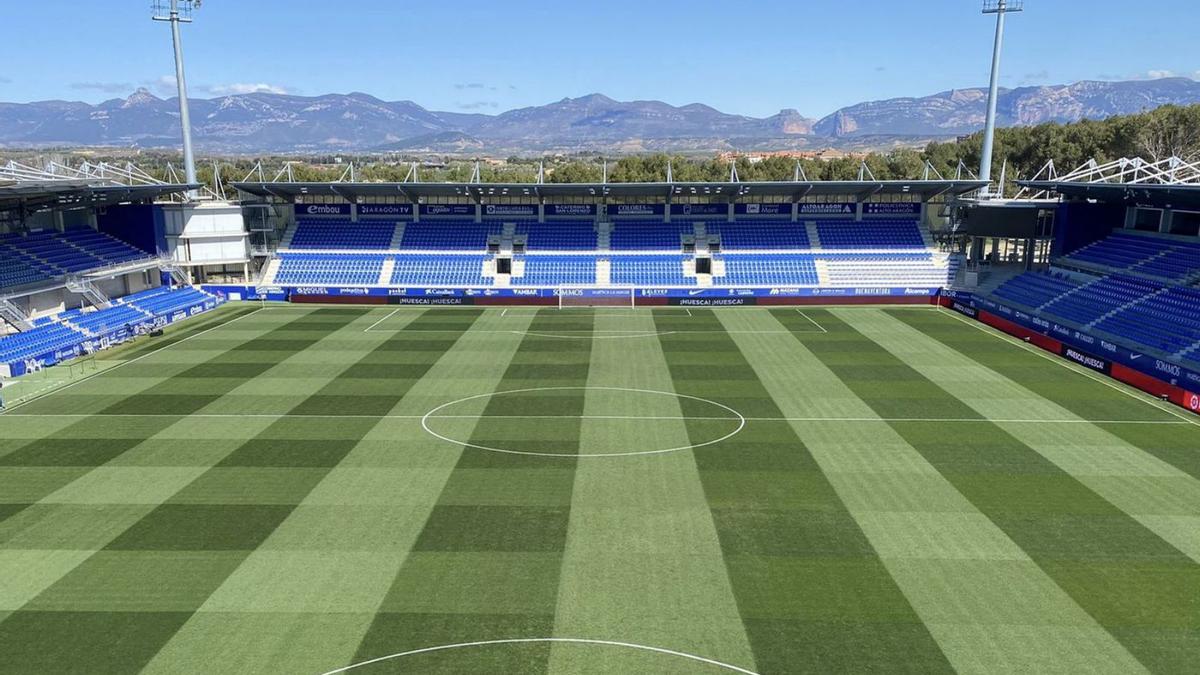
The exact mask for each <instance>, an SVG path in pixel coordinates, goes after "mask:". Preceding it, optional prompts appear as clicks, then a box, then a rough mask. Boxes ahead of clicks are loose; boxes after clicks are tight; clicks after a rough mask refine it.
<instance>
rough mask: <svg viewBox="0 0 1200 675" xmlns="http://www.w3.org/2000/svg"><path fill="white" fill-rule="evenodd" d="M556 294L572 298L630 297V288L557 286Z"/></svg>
mask: <svg viewBox="0 0 1200 675" xmlns="http://www.w3.org/2000/svg"><path fill="white" fill-rule="evenodd" d="M554 294H555V295H556V296H562V297H570V298H628V297H629V289H628V288H557V289H554Z"/></svg>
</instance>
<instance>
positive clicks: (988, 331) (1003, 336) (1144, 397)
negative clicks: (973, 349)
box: [938, 307, 1200, 426]
mask: <svg viewBox="0 0 1200 675" xmlns="http://www.w3.org/2000/svg"><path fill="white" fill-rule="evenodd" d="M938 309H939V310H941V311H942V313H944V314H949V315H950V316H952V317H954V318H955V319H958V320H959V321H962V322H963V323H965V324H967V325H968V326H971V327H973V328H975V329H976V330H979V331H982V332H983V333H984V334H985V335H991V336H992V337H994V338H996V339H997V340H1002V341H1004V342H1005V343H1007V344H1014V345H1017V346H1019V347H1021V348H1022V349H1024V350H1025V351H1027V352H1030V353H1032V354H1036V355H1038V356H1040V357H1042V358H1044V359H1046V360H1047V361H1050V362H1052V363H1057V364H1058V365H1060V366H1062V367H1063V368H1066V369H1067V370H1069V371H1071V372H1072V373H1078V374H1080V375H1083V376H1084V377H1088V378H1091V379H1093V380H1095V381H1096V382H1099V383H1100V384H1103V385H1104V386H1106V387H1110V388H1112V389H1115V390H1117V391H1119V392H1121V393H1122V394H1125V395H1126V396H1128V397H1129V398H1132V399H1133V400H1135V401H1141V402H1142V403H1145V404H1147V405H1149V406H1150V407H1152V408H1154V409H1156V410H1161V411H1163V412H1165V413H1169V414H1171V415H1172V416H1174V417H1178V418H1179V419H1180V420H1183V423H1185V424H1192V425H1195V426H1200V420H1196V419H1195V418H1193V417H1188V416H1187V415H1186V414H1185V413H1182V412H1176V411H1175V410H1174V409H1173V408H1174V406H1170V405H1169V404H1168V405H1163V404H1162V403H1161V402H1160V401H1159V400H1158V399H1156V398H1154V397H1153V396H1150V395H1149V394H1147V393H1145V392H1143V391H1140V390H1131V389H1129V388H1127V387H1125V386H1124V385H1122V384H1117V383H1116V382H1114V381H1113V380H1112V378H1108V377H1102V376H1100V375H1096V374H1095V373H1093V372H1092V371H1090V370H1088V369H1086V368H1083V367H1082V366H1078V367H1077V366H1075V365H1074V364H1073V363H1071V362H1070V361H1068V360H1066V359H1061V358H1058V357H1057V356H1052V355H1050V353H1048V352H1047V351H1046V350H1044V349H1041V348H1040V347H1034V346H1033V345H1029V344H1026V343H1025V342H1024V341H1022V340H1017V339H1016V338H1014V337H1013V336H1011V335H1008V334H1007V333H1003V332H1000V331H999V330H997V329H994V328H992V327H991V326H987V325H986V324H983V323H980V322H978V321H971V320H969V319H967V318H966V317H963V316H962V315H960V314H959V313H958V312H955V311H953V310H948V309H944V308H942V307H939V308H938ZM1177 424H1178V422H1177Z"/></svg>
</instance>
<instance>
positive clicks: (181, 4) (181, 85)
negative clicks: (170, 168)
mask: <svg viewBox="0 0 1200 675" xmlns="http://www.w3.org/2000/svg"><path fill="white" fill-rule="evenodd" d="M151 8H152V9H153V10H154V16H153V18H154V20H155V21H167V22H169V23H170V24H171V41H172V42H173V43H174V45H175V86H176V87H177V88H178V90H179V124H180V126H182V127H183V168H184V175H185V180H187V182H188V183H189V184H195V183H196V157H195V155H194V154H193V153H192V115H191V112H190V111H189V110H188V99H187V80H185V79H184V77H183V42H182V41H181V40H180V37H179V24H181V23H191V22H192V10H193V9H199V8H200V0H154V4H153V5H152V7H151ZM197 196H198V194H197V193H196V191H195V190H189V191H188V197H189V198H193V199H194V198H196V197H197Z"/></svg>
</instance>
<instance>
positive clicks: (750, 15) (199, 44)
mask: <svg viewBox="0 0 1200 675" xmlns="http://www.w3.org/2000/svg"><path fill="white" fill-rule="evenodd" d="M0 4H2V5H3V6H2V7H0V24H2V25H4V26H5V31H4V33H5V41H6V44H5V46H4V58H3V61H4V67H3V68H2V69H0V100H2V101H20V102H25V101H35V100H45V99H68V100H83V101H89V102H97V101H101V100H104V99H108V98H114V97H124V96H126V95H128V94H129V93H130V92H131V91H132V90H133V89H134V88H136V87H139V86H145V87H148V88H150V89H151V90H152V91H155V93H158V94H160V95H166V94H167V93H168V92H170V91H171V87H172V86H173V85H172V82H173V80H172V77H171V73H172V72H173V70H172V68H173V66H172V61H171V45H170V36H169V31H168V29H167V27H166V25H165V24H159V23H154V22H152V21H150V19H149V16H148V14H149V12H148V9H147V7H148V5H149V4H150V3H149V2H147V1H146V0H103V2H96V3H80V2H24V1H18V0H3V2H2V3H0ZM1026 4H1027V8H1026V11H1025V12H1024V13H1023V14H1019V15H1015V16H1014V17H1013V18H1012V19H1011V20H1010V30H1009V33H1008V41H1007V44H1006V54H1005V63H1004V73H1005V75H1004V81H1003V84H1004V85H1005V86H1021V85H1027V84H1056V83H1066V82H1073V81H1076V80H1081V79H1135V78H1143V79H1145V78H1152V77H1161V76H1164V75H1167V74H1174V75H1186V76H1189V77H1196V76H1197V71H1200V56H1198V53H1197V52H1196V50H1195V49H1192V46H1193V45H1194V40H1195V38H1194V31H1195V27H1196V26H1197V25H1200V6H1198V5H1197V3H1196V2H1195V0H1145V1H1143V2H1141V3H1129V2H1127V1H1126V0H1090V1H1089V2H1086V3H1085V2H1083V1H1082V0H1028V2H1027V3H1026ZM1085 5H1086V7H1087V9H1086V11H1085V10H1084V7H1085ZM101 6H102V7H103V9H102V10H101V9H99V7H101ZM980 7H981V3H980V2H978V1H977V0H909V1H903V0H891V1H889V2H884V1H881V0H800V1H797V0H790V1H781V0H759V1H756V0H725V1H722V2H712V1H710V0H690V1H681V0H649V1H647V0H642V1H640V2H631V1H627V0H607V1H606V2H586V3H585V2H576V1H574V0H560V1H558V2H549V1H547V2H534V1H531V0H504V1H502V2H496V1H491V2H485V1H480V0H458V1H457V2H394V1H390V0H388V1H385V0H372V1H366V0H338V1H336V2H335V1H331V0H289V1H287V2H284V1H283V0H207V1H206V2H205V3H204V6H203V8H202V9H201V10H199V11H197V13H196V22H195V23H194V24H192V25H190V26H185V27H184V48H185V50H186V56H187V63H188V80H189V84H190V85H191V95H192V96H193V97H212V96H216V95H221V94H225V93H231V92H239V91H245V90H248V89H254V88H262V89H270V90H276V91H286V92H288V93H296V94H305V95H315V94H323V93H329V92H349V91H364V92H367V93H370V94H373V95H375V96H378V97H380V98H383V99H387V100H400V99H411V100H414V101H416V102H417V103H420V104H421V105H424V106H425V107H427V108H430V109H434V110H453V111H464V112H465V111H476V112H488V113H496V112H501V111H504V110H508V109H511V108H517V107H522V106H528V105H541V104H544V103H548V102H551V101H554V100H557V99H561V98H563V97H566V96H580V95H583V94H588V93H592V92H600V93H604V94H607V95H609V96H612V97H614V98H618V99H622V100H629V99H651V98H652V99H660V100H664V101H667V102H669V103H673V104H676V105H680V104H686V103H692V102H702V103H707V104H709V105H712V106H714V107H716V108H718V109H721V110H723V111H726V112H733V113H742V114H747V115H756V116H766V115H771V114H774V113H775V112H778V111H779V110H780V109H782V108H796V109H798V110H799V111H800V112H801V113H803V114H806V115H810V116H822V115H825V114H827V113H829V112H832V111H833V110H835V109H837V108H839V107H841V106H845V105H849V104H853V103H857V102H860V101H864V100H873V99H879V98H889V97H894V96H910V95H926V94H931V93H934V92H938V91H943V90H946V89H952V88H961V87H971V86H983V85H985V84H986V81H987V75H988V67H989V59H990V57H991V39H992V31H993V24H992V22H991V20H990V19H989V18H988V17H984V16H982V15H981V14H980V11H979V10H980Z"/></svg>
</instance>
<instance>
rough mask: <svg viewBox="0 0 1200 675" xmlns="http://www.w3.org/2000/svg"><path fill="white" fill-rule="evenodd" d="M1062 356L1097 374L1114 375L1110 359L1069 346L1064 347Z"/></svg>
mask: <svg viewBox="0 0 1200 675" xmlns="http://www.w3.org/2000/svg"><path fill="white" fill-rule="evenodd" d="M1062 355H1063V356H1064V357H1066V358H1067V360H1069V361H1074V362H1075V363H1078V364H1079V365H1081V366H1083V367H1084V368H1088V369H1090V370H1094V371H1096V372H1097V373H1104V374H1105V375H1108V374H1110V373H1112V362H1111V361H1109V360H1108V359H1102V358H1100V357H1098V356H1092V355H1091V354H1088V353H1087V352H1082V351H1079V350H1078V349H1075V348H1074V347H1068V346H1067V345H1063V348H1062Z"/></svg>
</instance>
